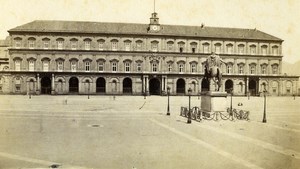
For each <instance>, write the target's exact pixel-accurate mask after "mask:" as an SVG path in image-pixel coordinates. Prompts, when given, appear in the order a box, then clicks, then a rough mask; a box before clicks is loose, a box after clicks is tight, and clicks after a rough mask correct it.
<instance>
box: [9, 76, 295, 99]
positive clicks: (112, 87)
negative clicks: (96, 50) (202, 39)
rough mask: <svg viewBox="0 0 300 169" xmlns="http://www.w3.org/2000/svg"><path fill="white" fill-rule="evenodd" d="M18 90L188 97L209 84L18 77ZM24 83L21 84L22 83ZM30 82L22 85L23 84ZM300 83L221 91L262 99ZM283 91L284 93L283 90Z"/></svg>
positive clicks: (251, 81)
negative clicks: (168, 94)
mask: <svg viewBox="0 0 300 169" xmlns="http://www.w3.org/2000/svg"><path fill="white" fill-rule="evenodd" d="M14 79H20V80H14V82H15V86H16V88H17V89H16V90H20V93H22V92H23V93H36V94H46V95H47V94H100V95H103V94H121V95H143V94H147V95H165V94H166V93H167V87H168V86H169V87H170V89H171V90H170V94H171V95H186V94H187V90H188V89H189V88H191V89H192V91H193V92H192V94H193V95H198V94H199V93H200V92H203V91H208V90H209V88H210V83H209V81H207V80H205V79H203V78H187V77H186V78H184V77H182V78H178V77H176V76H174V77H173V76H152V75H145V76H140V75H139V76H138V75H136V76H127V77H121V76H117V75H116V76H113V77H112V76H96V75H92V76H83V75H77V76H76V75H75V76H63V75H57V76H54V75H53V74H52V75H51V74H45V75H41V76H30V77H28V78H22V77H20V78H18V77H14ZM19 81H20V82H19ZM22 81H25V82H26V83H24V84H22V83H21V82H22ZM297 87H298V86H297V81H295V80H286V81H280V80H278V79H275V78H274V79H271V80H270V79H268V80H266V79H263V78H258V77H255V78H254V77H251V78H227V77H224V79H223V80H222V86H221V91H225V92H230V91H231V89H232V90H233V94H234V95H248V94H249V95H252V96H258V95H260V93H261V92H262V91H264V90H267V91H268V92H269V94H270V95H275V96H278V95H293V94H294V93H295V91H296V90H297ZM282 90H283V91H282Z"/></svg>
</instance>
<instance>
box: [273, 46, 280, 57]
mask: <svg viewBox="0 0 300 169" xmlns="http://www.w3.org/2000/svg"><path fill="white" fill-rule="evenodd" d="M272 54H273V55H278V54H279V50H278V46H273V47H272Z"/></svg>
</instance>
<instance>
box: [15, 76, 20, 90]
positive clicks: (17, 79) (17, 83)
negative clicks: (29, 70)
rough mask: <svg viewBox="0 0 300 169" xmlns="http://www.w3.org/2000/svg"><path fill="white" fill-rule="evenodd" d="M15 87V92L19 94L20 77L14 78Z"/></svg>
mask: <svg viewBox="0 0 300 169" xmlns="http://www.w3.org/2000/svg"><path fill="white" fill-rule="evenodd" d="M15 85H16V92H20V91H21V78H20V77H16V81H15Z"/></svg>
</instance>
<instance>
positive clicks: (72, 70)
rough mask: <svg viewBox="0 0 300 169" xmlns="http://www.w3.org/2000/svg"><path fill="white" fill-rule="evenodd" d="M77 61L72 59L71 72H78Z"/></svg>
mask: <svg viewBox="0 0 300 169" xmlns="http://www.w3.org/2000/svg"><path fill="white" fill-rule="evenodd" d="M76 69H77V62H76V61H75V60H72V61H71V72H76Z"/></svg>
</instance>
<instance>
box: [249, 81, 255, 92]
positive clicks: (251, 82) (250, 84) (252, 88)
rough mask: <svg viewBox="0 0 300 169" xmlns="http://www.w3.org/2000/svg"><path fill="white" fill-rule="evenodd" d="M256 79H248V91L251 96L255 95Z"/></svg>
mask: <svg viewBox="0 0 300 169" xmlns="http://www.w3.org/2000/svg"><path fill="white" fill-rule="evenodd" d="M256 88H257V87H256V81H255V80H250V81H249V92H250V95H251V96H256V94H257V92H256Z"/></svg>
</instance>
